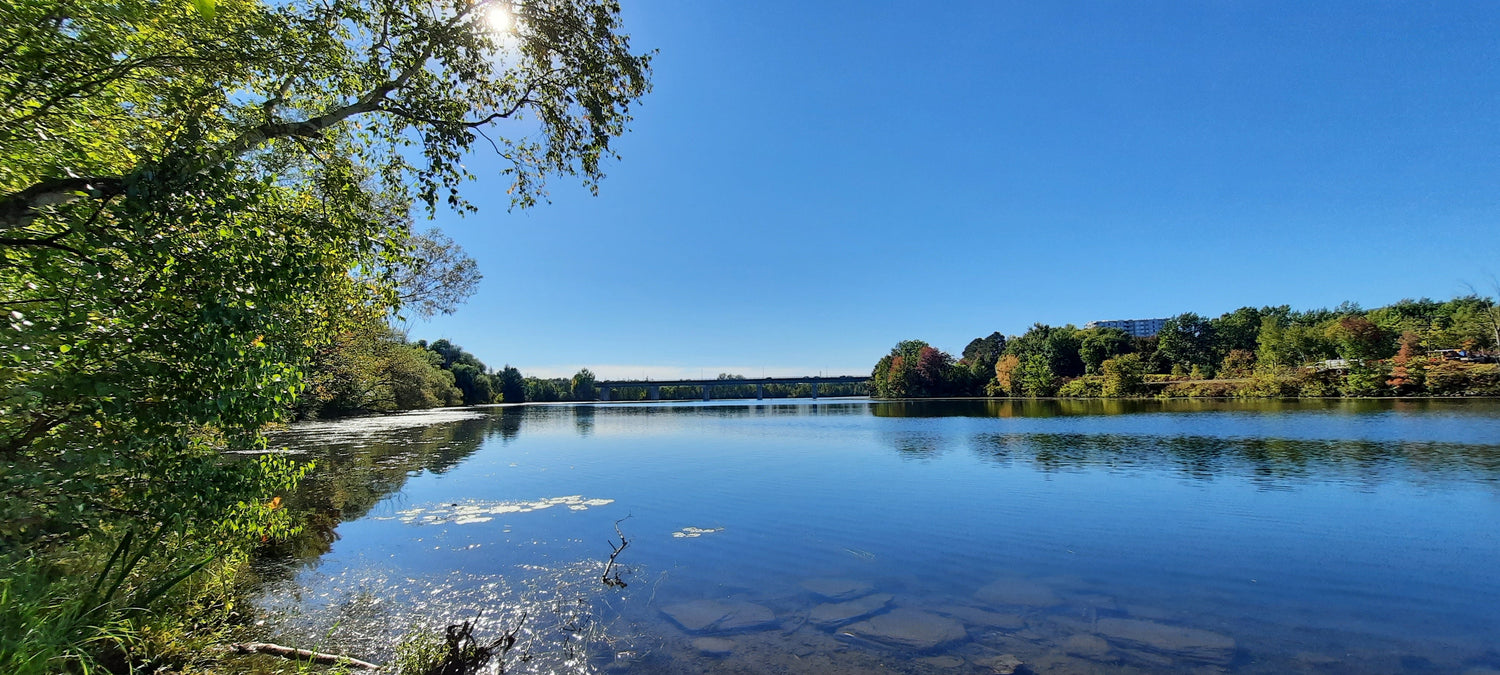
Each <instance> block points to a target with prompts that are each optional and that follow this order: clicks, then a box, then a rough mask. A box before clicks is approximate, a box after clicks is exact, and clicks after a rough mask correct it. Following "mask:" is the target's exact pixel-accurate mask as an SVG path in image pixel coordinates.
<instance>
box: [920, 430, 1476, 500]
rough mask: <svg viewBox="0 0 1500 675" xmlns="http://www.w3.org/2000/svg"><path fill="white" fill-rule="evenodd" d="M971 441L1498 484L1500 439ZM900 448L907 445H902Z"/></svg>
mask: <svg viewBox="0 0 1500 675" xmlns="http://www.w3.org/2000/svg"><path fill="white" fill-rule="evenodd" d="M971 447H972V448H973V449H974V451H975V452H977V453H979V454H980V456H981V457H984V458H987V459H991V460H993V461H998V462H1002V463H1007V464H1009V463H1013V462H1018V461H1019V462H1030V463H1032V464H1034V465H1035V466H1037V467H1038V468H1040V469H1041V470H1043V471H1065V470H1076V469H1096V468H1103V469H1107V470H1128V469H1139V470H1156V469H1159V468H1160V467H1175V468H1176V469H1177V470H1178V471H1180V472H1181V473H1182V475H1184V476H1186V477H1189V478H1194V479H1200V480H1210V479H1213V478H1215V477H1217V476H1222V475H1228V476H1244V477H1248V478H1250V479H1252V480H1254V481H1256V482H1258V483H1261V484H1262V485H1263V486H1265V487H1279V486H1281V485H1284V484H1285V483H1287V482H1289V481H1305V480H1312V479H1315V478H1318V479H1333V480H1337V479H1339V478H1340V477H1343V478H1346V479H1354V480H1358V481H1359V482H1368V483H1378V482H1381V481H1383V480H1387V479H1390V478H1394V477H1398V476H1399V477H1402V478H1411V477H1412V475H1413V473H1415V474H1416V476H1418V477H1422V476H1426V477H1435V478H1443V477H1455V478H1457V477H1462V478H1464V479H1472V478H1473V477H1475V476H1477V477H1478V478H1479V480H1482V481H1484V482H1492V483H1500V446H1494V445H1466V444H1459V443H1438V442H1413V441H1372V440H1316V439H1291V438H1220V437H1213V436H1152V435H1134V434H1038V433H1021V434H979V435H976V436H974V437H973V439H972V441H971ZM896 449H897V450H898V451H904V449H903V448H901V447H899V446H898V447H897V448H896Z"/></svg>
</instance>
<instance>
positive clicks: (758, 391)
mask: <svg viewBox="0 0 1500 675" xmlns="http://www.w3.org/2000/svg"><path fill="white" fill-rule="evenodd" d="M765 397H766V385H764V384H757V385H755V400H757V401H759V400H761V399H763V398H765Z"/></svg>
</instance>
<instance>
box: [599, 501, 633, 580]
mask: <svg viewBox="0 0 1500 675" xmlns="http://www.w3.org/2000/svg"><path fill="white" fill-rule="evenodd" d="M629 517H630V516H625V518H629ZM625 518H621V519H620V520H616V521H615V534H617V535H619V537H620V545H619V546H615V543H614V542H609V547H610V549H612V551H611V553H610V554H609V562H608V563H605V565H604V575H603V576H602V577H601V579H602V580H603V581H604V585H605V586H619V587H620V588H624V587H625V586H626V583H625V580H624V579H621V578H620V571H619V570H616V569H615V558H618V557H620V552H621V551H624V550H625V547H626V546H629V545H630V542H629V541H626V539H625V533H624V532H621V531H620V521H621V520H625ZM611 570H613V571H614V573H615V574H614V576H610V575H609V573H610V571H611Z"/></svg>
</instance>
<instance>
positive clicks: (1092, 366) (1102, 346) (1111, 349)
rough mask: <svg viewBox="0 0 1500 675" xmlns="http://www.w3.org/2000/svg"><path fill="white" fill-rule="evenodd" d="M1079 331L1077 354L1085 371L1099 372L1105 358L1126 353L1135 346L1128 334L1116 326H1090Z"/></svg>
mask: <svg viewBox="0 0 1500 675" xmlns="http://www.w3.org/2000/svg"><path fill="white" fill-rule="evenodd" d="M1081 333H1082V340H1081V341H1080V343H1079V348H1078V356H1079V358H1080V359H1082V360H1083V367H1084V372H1086V373H1090V374H1092V373H1097V372H1099V367H1100V366H1101V365H1102V364H1103V363H1104V362H1105V360H1107V359H1111V358H1114V357H1116V356H1120V355H1121V354H1128V353H1130V352H1131V350H1132V349H1134V347H1135V342H1134V340H1133V339H1132V338H1131V336H1130V334H1129V333H1126V332H1125V331H1123V330H1120V329H1118V328H1091V329H1089V330H1085V331H1081Z"/></svg>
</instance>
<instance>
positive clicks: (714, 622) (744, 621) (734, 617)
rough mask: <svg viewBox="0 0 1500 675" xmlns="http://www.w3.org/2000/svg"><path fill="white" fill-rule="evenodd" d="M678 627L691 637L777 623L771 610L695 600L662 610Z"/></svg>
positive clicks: (737, 602) (743, 604)
mask: <svg viewBox="0 0 1500 675" xmlns="http://www.w3.org/2000/svg"><path fill="white" fill-rule="evenodd" d="M661 611H662V613H663V614H666V615H667V616H668V617H671V619H672V620H673V621H676V622H677V625H679V626H682V627H683V629H685V630H687V631H689V632H693V633H728V632H732V631H737V630H748V629H751V628H759V627H762V626H766V625H769V624H771V623H773V622H775V621H776V614H775V612H772V611H771V610H770V608H768V607H764V606H762V605H757V604H755V603H752V602H742V601H732V602H731V601H722V600H694V601H692V602H684V603H679V604H676V605H668V606H666V607H663V608H661Z"/></svg>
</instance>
